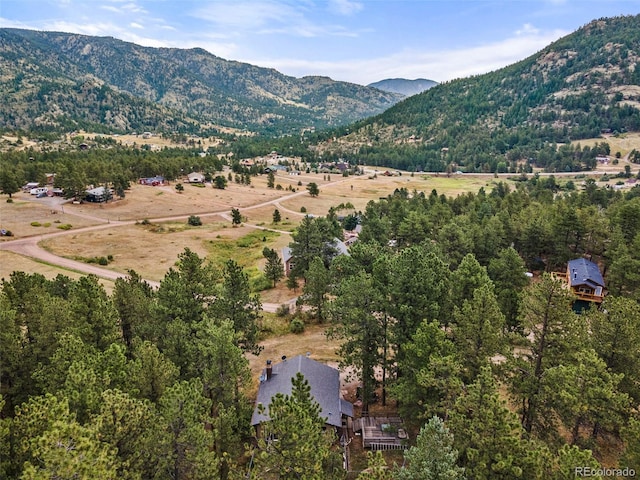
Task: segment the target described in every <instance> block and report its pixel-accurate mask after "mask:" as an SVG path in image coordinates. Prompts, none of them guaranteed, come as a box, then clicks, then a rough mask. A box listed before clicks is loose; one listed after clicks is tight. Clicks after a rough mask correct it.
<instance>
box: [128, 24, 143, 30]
mask: <svg viewBox="0 0 640 480" xmlns="http://www.w3.org/2000/svg"><path fill="white" fill-rule="evenodd" d="M129 26H130V27H131V28H138V29H140V30H144V27H143V26H142V25H140V24H139V23H136V22H131V23H130V24H129Z"/></svg>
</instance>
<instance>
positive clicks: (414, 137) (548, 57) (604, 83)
mask: <svg viewBox="0 0 640 480" xmlns="http://www.w3.org/2000/svg"><path fill="white" fill-rule="evenodd" d="M625 131H640V15H636V16H620V17H612V18H601V19H596V20H594V21H592V22H590V23H589V24H587V25H585V26H583V27H581V28H580V29H578V30H576V31H575V32H573V33H571V34H569V35H567V36H565V37H563V38H561V39H559V40H557V41H555V42H553V43H552V44H550V45H548V46H547V47H545V48H544V49H542V50H540V51H539V52H537V53H535V54H533V55H531V56H529V57H527V58H525V59H523V60H521V61H519V62H516V63H514V64H512V65H509V66H506V67H504V68H501V69H498V70H495V71H492V72H490V73H486V74H483V75H475V76H472V77H468V78H462V79H457V80H452V81H449V82H446V83H442V84H439V85H437V86H435V87H433V88H431V89H429V90H427V91H425V92H423V93H420V94H418V95H415V96H412V97H409V98H406V99H405V100H403V101H402V102H399V103H397V104H396V105H394V106H393V107H390V108H389V109H388V110H386V111H385V112H383V113H381V114H379V115H377V116H374V117H371V118H368V119H365V120H362V121H359V122H356V124H354V125H352V126H350V128H349V132H348V135H347V134H346V131H340V133H341V135H334V136H336V137H337V138H336V140H337V141H332V142H331V143H330V144H328V145H323V147H322V148H321V150H322V151H323V155H324V156H325V157H326V156H327V155H334V156H343V155H346V154H347V152H354V151H355V152H357V153H356V155H357V157H358V159H359V161H361V162H363V163H367V164H372V165H380V166H387V167H397V168H403V169H409V170H412V169H415V170H427V171H445V170H449V171H455V170H458V169H459V168H462V169H463V170H464V171H469V172H495V171H505V172H506V171H509V172H517V171H527V170H528V169H529V168H530V164H534V165H537V166H539V167H543V168H547V169H556V170H558V169H559V170H562V171H579V170H582V169H584V168H589V165H590V163H591V162H592V158H591V157H592V154H593V151H590V152H588V155H587V156H588V157H589V162H585V161H583V160H582V159H581V156H582V155H585V153H584V152H582V151H580V152H576V151H574V150H573V149H570V148H568V147H567V148H565V149H561V148H560V145H561V144H570V143H571V142H572V141H577V140H580V139H586V138H594V137H599V136H600V135H601V134H602V133H611V134H616V133H618V134H620V133H624V132H625Z"/></svg>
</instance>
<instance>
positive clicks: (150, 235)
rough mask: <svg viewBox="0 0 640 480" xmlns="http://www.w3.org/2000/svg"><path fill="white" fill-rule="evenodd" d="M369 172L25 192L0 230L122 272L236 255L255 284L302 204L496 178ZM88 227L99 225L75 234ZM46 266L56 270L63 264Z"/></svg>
mask: <svg viewBox="0 0 640 480" xmlns="http://www.w3.org/2000/svg"><path fill="white" fill-rule="evenodd" d="M368 172H370V173H368V174H366V175H360V176H350V177H342V176H339V175H332V176H329V175H324V174H313V173H309V174H305V173H302V174H301V175H288V174H287V173H283V172H279V173H278V174H277V175H276V178H275V180H276V182H275V183H276V186H277V185H280V186H281V188H280V189H278V188H267V177H266V175H262V176H258V177H252V178H251V184H250V185H240V184H237V183H233V182H230V183H229V185H228V186H227V188H226V189H224V190H219V189H215V188H212V187H211V185H206V186H196V185H190V184H187V183H183V185H184V187H185V188H184V191H183V192H182V193H179V192H178V191H176V189H175V184H176V183H178V182H173V183H172V184H171V185H165V186H160V187H150V186H143V185H132V186H131V188H130V190H128V191H127V192H126V196H125V198H123V199H117V198H116V199H114V200H112V201H110V202H108V203H105V204H91V203H83V204H73V203H69V202H67V203H63V200H62V199H58V198H42V199H36V198H34V197H33V196H31V195H29V194H28V193H18V194H16V195H14V201H13V203H7V202H0V223H1V225H0V227H1V228H4V229H8V230H11V231H12V232H13V233H14V237H4V238H3V240H2V241H9V240H11V239H20V238H26V237H34V236H38V237H41V238H38V242H39V245H40V247H42V248H44V249H46V250H47V251H48V252H50V253H53V254H55V255H58V256H62V257H66V258H70V259H73V260H78V261H81V262H82V261H84V262H88V261H90V260H91V259H95V258H99V257H108V258H109V259H110V261H109V264H108V265H103V268H106V269H109V270H113V271H115V272H119V273H126V272H127V271H128V270H130V269H134V270H136V271H137V272H138V273H139V274H140V275H142V276H143V278H146V279H148V280H154V281H159V280H161V279H162V278H163V276H164V275H165V273H166V271H167V270H168V269H169V268H170V267H171V266H173V265H174V264H175V262H176V260H177V257H178V255H179V254H180V253H181V252H182V251H183V250H184V249H185V248H190V249H191V250H193V251H194V252H196V253H197V254H198V255H200V256H206V257H207V258H208V259H209V260H210V261H211V262H212V263H213V264H214V265H216V266H217V267H219V268H222V266H223V265H224V262H226V261H227V260H228V259H235V260H236V261H237V262H238V263H239V264H240V265H242V266H243V267H245V269H246V271H247V273H248V275H249V277H250V279H251V281H252V282H253V284H254V286H255V287H256V288H257V287H259V286H260V284H264V278H263V276H262V274H261V268H262V266H263V265H264V258H263V256H262V249H263V248H264V247H265V246H267V247H269V248H274V249H276V250H277V251H280V250H281V249H282V247H284V246H287V245H288V244H289V242H290V241H291V237H290V234H289V233H290V232H291V231H293V230H294V229H295V228H296V226H297V225H298V224H299V222H300V220H301V219H302V218H303V216H304V213H303V212H301V210H303V209H306V212H307V213H310V214H313V215H326V214H327V212H328V211H329V208H331V207H332V206H333V207H336V206H338V205H340V204H346V203H351V204H352V205H353V206H354V208H355V210H356V211H358V210H364V208H365V206H366V204H367V203H368V202H369V201H371V200H374V201H377V200H378V199H380V198H381V197H386V196H387V195H389V194H391V193H393V191H394V190H395V189H399V188H406V189H407V190H408V191H409V192H413V191H418V192H424V193H425V194H426V195H428V194H429V193H430V192H431V191H432V190H433V189H435V190H437V191H438V193H439V194H445V195H450V196H455V195H458V194H461V193H464V192H469V191H472V192H476V191H477V190H478V189H479V188H480V187H485V189H487V190H490V189H491V187H492V184H493V183H494V182H495V181H496V179H495V178H493V177H492V176H490V175H485V176H479V175H478V176H476V175H454V176H451V177H447V176H445V175H425V174H416V175H414V176H411V175H410V174H408V173H404V174H403V175H400V176H385V175H383V174H382V173H381V172H378V173H376V174H375V175H374V170H370V169H368ZM502 180H504V179H502ZM310 182H316V183H317V184H318V185H319V187H320V195H319V196H317V197H311V196H310V195H309V194H308V192H307V191H306V187H307V185H308V184H309V183H310ZM231 208H239V209H240V211H241V213H242V215H243V224H242V225H241V226H238V227H233V226H232V224H231V221H230V217H229V215H228V213H229V211H230V210H231ZM276 208H277V209H278V210H279V211H280V214H281V217H282V220H281V222H279V223H278V224H274V223H273V211H274V210H275V209H276ZM345 213H346V212H345ZM189 215H197V216H199V217H200V218H201V220H202V225H201V226H198V227H192V226H189V225H187V217H188V216H189ZM105 224H107V225H105ZM93 225H95V226H98V225H101V226H102V228H101V229H96V230H92V229H91V228H84V229H83V230H82V231H78V229H80V228H82V227H91V226H93ZM61 226H65V228H69V230H68V231H66V232H64V233H65V234H64V235H60V236H48V235H47V234H48V233H55V232H57V233H63V230H61V229H60V228H58V227H61ZM3 254H4V252H3ZM18 258H23V257H19V256H18V255H15V254H9V253H6V255H5V256H4V257H3V259H5V261H3V265H2V268H3V270H2V272H3V275H5V276H6V275H8V273H10V272H11V271H13V270H24V271H26V272H37V271H42V270H43V264H41V263H38V262H34V261H32V260H28V259H24V261H17V259H18ZM50 268H52V269H53V270H52V274H53V272H55V271H57V270H59V269H58V268H57V267H50ZM287 295H288V296H290V292H288V291H286V289H285V290H284V291H279V289H276V290H269V291H267V292H265V301H268V302H271V303H277V302H281V301H284V299H286V296H287Z"/></svg>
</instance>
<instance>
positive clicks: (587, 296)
mask: <svg viewBox="0 0 640 480" xmlns="http://www.w3.org/2000/svg"><path fill="white" fill-rule="evenodd" d="M551 277H552V278H555V279H557V280H562V282H564V285H565V287H566V288H567V289H568V290H570V291H571V293H572V294H573V295H574V296H575V297H576V298H577V299H578V300H583V301H585V302H594V303H602V302H603V301H604V294H603V295H594V294H591V293H584V292H580V291H578V290H576V289H575V288H571V287H569V280H568V279H567V274H566V273H564V272H551Z"/></svg>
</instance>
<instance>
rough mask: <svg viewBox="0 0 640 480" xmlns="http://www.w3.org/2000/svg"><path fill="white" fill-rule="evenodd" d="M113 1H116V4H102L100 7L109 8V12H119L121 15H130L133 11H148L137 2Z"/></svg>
mask: <svg viewBox="0 0 640 480" xmlns="http://www.w3.org/2000/svg"><path fill="white" fill-rule="evenodd" d="M111 2H112V3H116V4H117V6H116V5H101V6H100V8H101V9H102V10H107V11H109V12H113V13H117V14H119V15H130V14H132V13H148V12H147V11H146V10H145V9H144V8H142V7H141V6H140V5H138V4H137V3H135V2H127V3H124V1H122V2H121V1H119V0H111Z"/></svg>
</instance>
